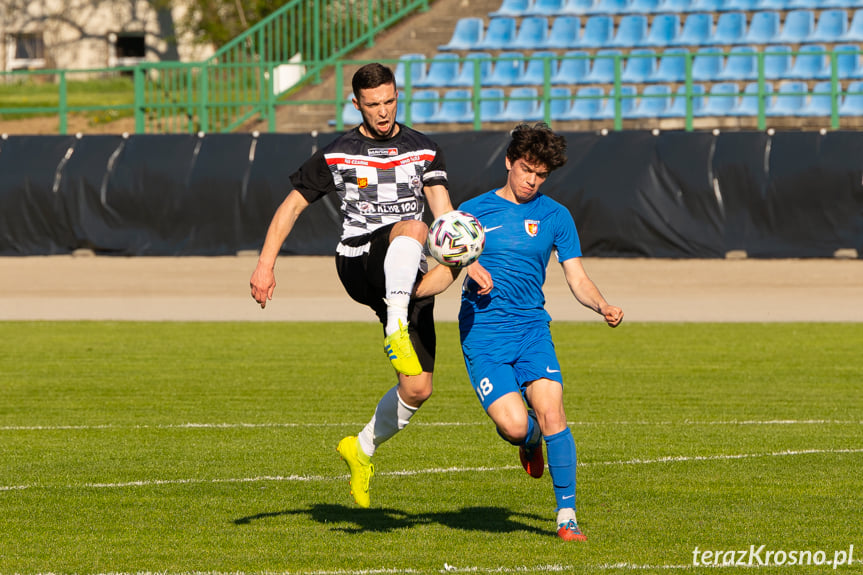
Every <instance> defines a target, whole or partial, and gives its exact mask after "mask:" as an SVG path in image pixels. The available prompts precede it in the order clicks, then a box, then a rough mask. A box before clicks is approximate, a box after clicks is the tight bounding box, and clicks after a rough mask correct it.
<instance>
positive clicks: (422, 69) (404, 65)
mask: <svg viewBox="0 0 863 575" xmlns="http://www.w3.org/2000/svg"><path fill="white" fill-rule="evenodd" d="M408 68H410V76H411V86H413V85H415V84H416V83H417V82H420V83H422V81H423V80H424V79H425V77H426V63H425V54H402V55H401V56H399V62H398V64H396V70H395V72H394V74H395V77H396V86H398V87H402V86H406V85H407V77H406V74H407V73H408V72H407V70H408Z"/></svg>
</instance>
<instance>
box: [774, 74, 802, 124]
mask: <svg viewBox="0 0 863 575" xmlns="http://www.w3.org/2000/svg"><path fill="white" fill-rule="evenodd" d="M808 94H809V88H808V87H807V86H806V82H795V81H789V82H780V83H779V88H777V90H776V93H775V97H774V99H773V102H772V103H771V105H770V106H769V107H768V108H767V111H766V114H767V115H768V116H799V115H800V111H801V110H802V109H803V106H804V105H805V104H806V97H807V96H808Z"/></svg>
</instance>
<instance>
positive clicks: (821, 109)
mask: <svg viewBox="0 0 863 575" xmlns="http://www.w3.org/2000/svg"><path fill="white" fill-rule="evenodd" d="M832 90H833V84H832V82H830V81H829V80H828V81H825V82H818V83H817V84H815V85H814V86H813V87H812V91H811V92H809V102H808V103H807V104H806V105H805V106H803V109H802V110H800V115H801V116H810V117H811V116H826V117H830V116H831V115H832V114H833V109H832V106H833V96H832ZM838 90H839V91H840V92H841V91H842V86H839V87H838ZM836 98H837V110H838V102H841V97H840V96H838V95H837V96H836Z"/></svg>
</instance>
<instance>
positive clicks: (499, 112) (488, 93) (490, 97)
mask: <svg viewBox="0 0 863 575" xmlns="http://www.w3.org/2000/svg"><path fill="white" fill-rule="evenodd" d="M479 97H480V101H479V117H480V121H482V122H502V121H504V118H503V112H504V110H505V109H506V94H505V93H504V91H503V88H483V89H482V90H480V93H479Z"/></svg>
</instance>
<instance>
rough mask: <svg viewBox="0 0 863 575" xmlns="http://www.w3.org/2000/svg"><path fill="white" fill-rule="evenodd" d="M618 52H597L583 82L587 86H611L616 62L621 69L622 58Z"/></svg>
mask: <svg viewBox="0 0 863 575" xmlns="http://www.w3.org/2000/svg"><path fill="white" fill-rule="evenodd" d="M622 54H623V53H622V52H621V51H620V50H597V52H596V54H595V56H596V58H594V60H593V64H592V65H591V67H590V71H589V72H588V73H587V76H585V77H584V81H585V83H587V84H611V83H613V82H614V70H615V67H616V61H619V62H620V66H621V68H622V67H623V58H622V57H619V58H618V56H622Z"/></svg>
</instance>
